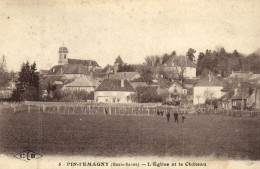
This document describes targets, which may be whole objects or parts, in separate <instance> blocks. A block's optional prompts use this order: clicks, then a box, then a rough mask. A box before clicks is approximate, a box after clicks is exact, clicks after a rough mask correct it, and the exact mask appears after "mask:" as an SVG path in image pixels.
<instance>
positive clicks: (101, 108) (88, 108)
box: [0, 104, 184, 116]
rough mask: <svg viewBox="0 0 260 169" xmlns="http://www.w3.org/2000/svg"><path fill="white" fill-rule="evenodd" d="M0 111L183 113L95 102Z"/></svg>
mask: <svg viewBox="0 0 260 169" xmlns="http://www.w3.org/2000/svg"><path fill="white" fill-rule="evenodd" d="M0 112H8V113H39V112H40V113H48V114H107V115H129V116H157V115H158V112H160V116H165V114H167V113H170V114H173V113H174V112H178V113H183V112H184V111H183V110H180V109H177V108H176V107H166V106H164V107H163V106H160V107H158V106H156V107H149V106H143V105H139V106H137V105H136V106H133V105H132V106H124V105H118V106H115V105H109V104H103V105H101V104H100V105H95V104H90V105H88V104H77V105H76V104H75V105H73V104H67V105H65V104H57V105H55V104H51V105H50V104H49V105H48V104H47V105H45V104H33V105H32V104H17V105H10V106H5V107H4V106H0Z"/></svg>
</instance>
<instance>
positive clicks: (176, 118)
mask: <svg viewBox="0 0 260 169" xmlns="http://www.w3.org/2000/svg"><path fill="white" fill-rule="evenodd" d="M173 115H174V120H175V122H178V123H179V120H178V115H179V114H178V113H177V112H175V113H174V114H173Z"/></svg>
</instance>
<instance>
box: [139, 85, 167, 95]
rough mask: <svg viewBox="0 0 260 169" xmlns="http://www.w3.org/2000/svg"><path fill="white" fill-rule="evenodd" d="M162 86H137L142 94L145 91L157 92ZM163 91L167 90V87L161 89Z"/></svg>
mask: <svg viewBox="0 0 260 169" xmlns="http://www.w3.org/2000/svg"><path fill="white" fill-rule="evenodd" d="M159 89H161V88H159V86H145V87H137V88H136V90H137V91H138V92H139V93H140V94H144V93H153V94H156V92H157V90H159ZM161 90H163V91H167V90H165V89H161Z"/></svg>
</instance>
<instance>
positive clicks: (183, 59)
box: [163, 56, 197, 68]
mask: <svg viewBox="0 0 260 169" xmlns="http://www.w3.org/2000/svg"><path fill="white" fill-rule="evenodd" d="M163 65H164V66H180V67H194V68H196V67H197V66H196V64H195V63H193V62H192V61H191V60H190V59H189V58H188V57H187V56H172V57H170V58H169V59H168V60H167V61H166V62H165V63H164V64H163Z"/></svg>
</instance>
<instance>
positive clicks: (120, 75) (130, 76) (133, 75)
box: [104, 72, 141, 81]
mask: <svg viewBox="0 0 260 169" xmlns="http://www.w3.org/2000/svg"><path fill="white" fill-rule="evenodd" d="M140 77H141V76H140V74H139V73H138V72H117V73H114V74H109V75H108V76H105V77H104V79H127V80H129V81H133V80H135V79H138V78H140Z"/></svg>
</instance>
